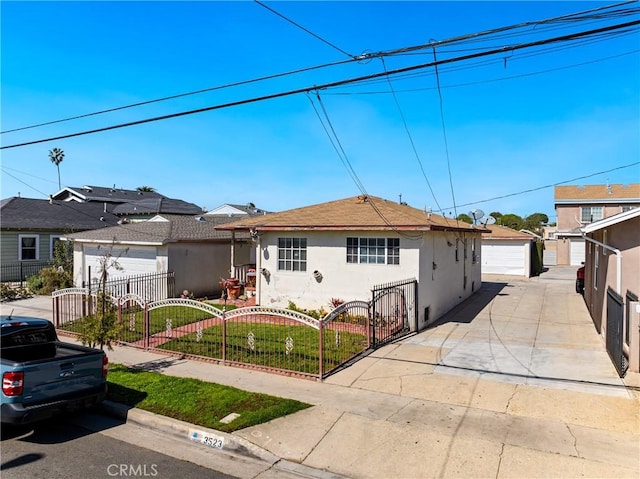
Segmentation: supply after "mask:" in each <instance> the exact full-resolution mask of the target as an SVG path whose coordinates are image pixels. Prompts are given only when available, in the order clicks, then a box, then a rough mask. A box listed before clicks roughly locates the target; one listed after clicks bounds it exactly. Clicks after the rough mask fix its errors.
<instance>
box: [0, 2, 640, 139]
mask: <svg viewBox="0 0 640 479" xmlns="http://www.w3.org/2000/svg"><path fill="white" fill-rule="evenodd" d="M636 2H637V0H631V1H626V2H621V3H618V4H613V5H607V6H602V7H597V8H593V9H590V10H585V11H583V12H577V13H572V14H568V15H563V16H560V17H554V18H550V19H546V20H538V21H532V22H523V23H519V24H515V25H510V26H507V27H502V28H497V29H491V30H486V31H483V32H478V33H472V34H466V35H461V36H458V37H453V38H450V39H446V40H441V41H439V42H437V45H438V46H443V45H448V44H456V43H461V44H464V43H472V42H476V41H479V39H480V38H481V37H483V36H487V35H492V34H495V33H499V32H501V31H507V30H513V29H518V28H523V27H531V26H533V27H534V28H535V27H537V26H539V25H544V24H546V23H551V22H559V21H561V20H562V19H571V20H572V21H573V22H575V21H579V20H581V18H574V17H576V16H578V15H585V14H587V13H591V12H597V11H601V10H604V9H609V8H616V7H619V6H622V5H627V4H632V3H636ZM265 8H267V7H266V6H265ZM637 11H638V9H626V10H618V11H614V12H608V15H604V14H603V15H601V16H602V17H605V16H606V17H607V18H608V17H619V16H627V15H630V14H632V13H637ZM586 18H587V17H585V19H586ZM495 37H499V35H495ZM430 48H432V44H431V43H427V44H421V45H415V46H411V47H405V48H399V49H394V50H387V51H381V52H377V53H372V54H362V55H360V56H357V57H352V58H351V59H349V60H343V61H338V62H333V63H326V64H323V65H317V66H313V67H306V68H301V69H297V70H292V71H288V72H284V73H277V74H273V75H267V76H263V77H259V78H255V79H250V80H242V81H239V82H235V83H229V84H225V85H219V86H215V87H210V88H205V89H201V90H196V91H191V92H186V93H180V94H176V95H171V96H167V97H162V98H157V99H153V100H148V101H143V102H138V103H132V104H129V105H124V106H119V107H114V108H110V109H106V110H100V111H96V112H92V113H86V114H83V115H76V116H72V117H67V118H63V119H59V120H53V121H48V122H43V123H38V124H34V125H29V126H24V127H20V128H14V129H11V130H6V131H0V135H2V134H5V133H12V132H15V131H21V130H27V129H31V128H37V127H41V126H46V125H52V124H56V123H62V122H66V121H71V120H77V119H80V118H86V117H90V116H95V115H101V114H105V113H111V112H114V111H119V110H125V109H128V108H134V107H138V106H144V105H148V104H152V103H158V102H162V101H167V100H173V99H176V98H181V97H186V96H190V95H197V94H201V93H206V92H210V91H215V90H221V89H225V88H231V87H235V86H240V85H246V84H250V83H255V82H260V81H264V80H270V79H274V78H279V77H283V76H289V75H294V74H297V73H303V72H307V71H312V70H318V69H321V68H326V67H330V66H336V65H341V64H345V63H350V62H353V61H360V60H364V59H369V58H373V57H382V56H394V55H403V54H409V53H411V52H415V51H419V50H424V49H430ZM343 53H345V52H343ZM345 54H346V55H348V56H350V57H351V55H349V54H348V53H345ZM420 54H422V53H420Z"/></svg>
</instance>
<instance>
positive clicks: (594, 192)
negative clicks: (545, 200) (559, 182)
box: [554, 183, 640, 203]
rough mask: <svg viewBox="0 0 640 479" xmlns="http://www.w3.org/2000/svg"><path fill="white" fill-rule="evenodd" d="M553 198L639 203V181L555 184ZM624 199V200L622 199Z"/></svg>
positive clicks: (559, 201)
mask: <svg viewBox="0 0 640 479" xmlns="http://www.w3.org/2000/svg"><path fill="white" fill-rule="evenodd" d="M554 198H555V201H556V203H563V202H576V201H577V202H580V203H588V202H610V201H615V202H621V201H620V200H623V202H629V203H640V183H633V184H628V185H623V184H614V185H585V186H576V185H566V186H556V187H555V194H554ZM624 200H626V201H624Z"/></svg>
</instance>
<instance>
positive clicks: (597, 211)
mask: <svg viewBox="0 0 640 479" xmlns="http://www.w3.org/2000/svg"><path fill="white" fill-rule="evenodd" d="M602 209H603V208H602V206H583V207H582V208H581V210H582V217H581V221H582V222H583V223H591V222H593V221H598V220H601V219H602Z"/></svg>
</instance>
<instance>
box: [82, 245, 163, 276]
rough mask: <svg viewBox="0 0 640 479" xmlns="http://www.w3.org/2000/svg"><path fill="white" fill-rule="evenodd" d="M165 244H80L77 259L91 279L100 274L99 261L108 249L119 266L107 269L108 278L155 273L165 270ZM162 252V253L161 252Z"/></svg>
mask: <svg viewBox="0 0 640 479" xmlns="http://www.w3.org/2000/svg"><path fill="white" fill-rule="evenodd" d="M166 250H167V248H166V246H164V247H163V246H162V245H158V246H155V245H150V246H135V247H134V246H129V247H123V246H115V245H113V246H112V245H108V246H101V245H92V244H83V245H82V255H81V256H78V259H79V260H80V261H82V262H84V271H86V273H87V277H90V278H91V279H92V280H93V279H97V278H98V277H99V276H100V271H101V266H100V261H101V260H102V258H103V257H104V255H105V252H106V251H110V252H111V254H112V258H113V259H114V260H117V261H118V265H119V268H118V269H116V268H114V267H112V268H110V269H109V270H108V272H109V278H110V279H115V278H118V277H122V276H135V275H140V274H149V273H156V272H159V271H166V270H167V266H166V263H167V259H166ZM163 253H164V254H163Z"/></svg>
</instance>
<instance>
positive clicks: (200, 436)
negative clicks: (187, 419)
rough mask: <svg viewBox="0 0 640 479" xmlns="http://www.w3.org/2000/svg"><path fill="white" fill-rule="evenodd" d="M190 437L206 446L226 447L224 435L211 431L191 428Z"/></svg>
mask: <svg viewBox="0 0 640 479" xmlns="http://www.w3.org/2000/svg"><path fill="white" fill-rule="evenodd" d="M189 439H191V440H192V441H195V442H199V443H200V444H204V445H205V446H209V447H215V448H216V449H223V448H224V437H222V436H218V435H216V434H211V433H209V432H203V431H196V430H193V429H192V430H190V431H189Z"/></svg>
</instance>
